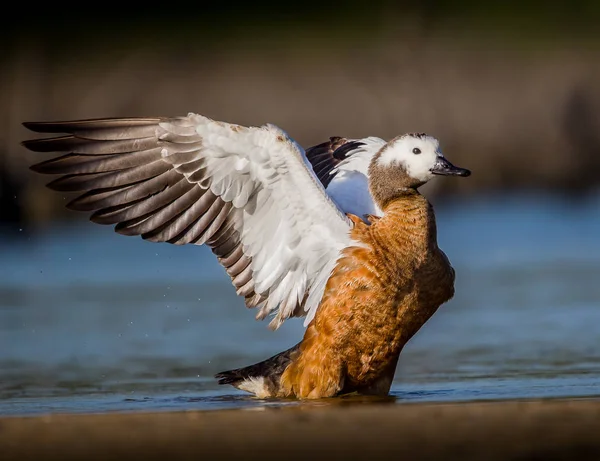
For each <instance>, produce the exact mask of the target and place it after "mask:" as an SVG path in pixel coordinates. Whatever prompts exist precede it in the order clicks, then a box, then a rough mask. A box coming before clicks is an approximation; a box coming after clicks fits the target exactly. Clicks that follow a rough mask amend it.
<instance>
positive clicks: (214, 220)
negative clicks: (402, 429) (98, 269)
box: [22, 113, 471, 400]
mask: <svg viewBox="0 0 600 461" xmlns="http://www.w3.org/2000/svg"><path fill="white" fill-rule="evenodd" d="M23 125H24V126H25V127H26V128H27V129H29V130H31V131H33V132H35V133H42V134H44V135H45V136H46V137H44V138H36V139H30V140H26V141H23V142H22V145H23V146H24V147H26V148H27V149H29V150H31V151H34V152H41V153H54V154H55V155H56V154H58V156H54V157H52V158H50V159H47V160H45V161H41V162H39V163H36V164H33V165H31V167H30V168H31V170H33V171H34V172H37V173H41V174H52V175H59V177H58V178H56V179H54V180H52V181H51V182H50V183H49V184H47V186H48V187H49V188H50V189H53V190H56V191H61V192H76V193H77V196H76V197H75V198H74V199H73V200H71V201H70V202H69V203H68V204H67V207H68V208H69V209H72V210H76V211H80V212H86V213H91V215H90V220H91V221H92V222H95V223H98V224H104V225H114V229H115V231H116V232H118V233H120V234H123V235H128V236H141V237H142V238H143V239H146V240H149V241H153V242H168V243H171V244H176V245H184V244H195V245H207V246H208V247H209V248H210V249H211V250H212V252H213V253H214V255H215V256H216V258H217V259H218V261H219V262H220V264H221V265H222V266H223V268H224V269H225V272H226V273H227V274H228V276H229V277H230V278H231V283H232V285H233V287H234V288H235V290H236V293H237V294H238V295H239V296H240V297H242V298H243V299H244V302H245V305H246V306H247V307H248V308H254V309H256V312H257V313H256V318H257V319H258V320H263V319H265V318H267V317H269V318H270V322H269V327H270V328H271V329H273V330H276V329H278V328H279V327H280V326H281V324H282V323H283V322H284V321H285V320H286V319H289V318H291V317H304V318H305V319H304V327H305V330H304V335H303V338H302V339H301V341H300V342H298V343H297V344H296V345H295V346H293V347H291V348H290V349H288V350H286V351H283V352H281V353H279V354H276V355H274V356H272V357H270V358H268V359H266V360H264V361H261V362H259V363H256V364H254V365H250V366H246V367H243V368H238V369H235V370H229V371H224V372H221V373H218V374H217V375H216V376H215V378H216V379H218V383H219V384H229V385H232V386H234V387H235V388H237V389H239V390H242V391H246V392H248V393H250V394H252V395H253V396H255V397H257V398H294V399H300V400H303V399H321V398H330V397H338V396H343V395H348V394H359V395H381V396H385V395H388V394H389V392H390V389H391V384H392V380H393V378H394V375H395V371H396V366H397V362H398V359H399V355H400V353H401V351H402V348H403V347H404V345H405V344H406V343H407V342H408V341H409V340H410V339H411V338H412V336H413V335H414V334H415V333H416V332H417V331H418V330H419V329H420V328H421V327H422V326H423V325H424V324H425V322H427V320H428V319H429V318H430V317H431V316H432V315H433V314H434V313H435V312H436V311H437V309H438V308H439V307H440V306H441V305H442V304H444V303H446V302H447V301H448V300H450V299H451V298H452V297H453V296H454V280H455V271H454V269H453V267H452V265H451V264H450V261H449V259H448V257H447V256H446V254H445V253H444V252H443V251H442V250H441V249H440V248H439V247H438V244H437V228H436V222H435V213H434V210H433V207H432V205H431V203H430V202H429V201H428V200H427V199H426V198H425V197H424V196H423V195H422V194H421V193H420V192H419V190H418V189H419V188H420V187H421V186H422V185H424V184H425V183H427V182H428V181H429V180H431V179H432V178H433V177H434V176H436V175H445V176H458V177H466V176H469V175H470V174H471V172H470V171H469V170H467V169H465V168H460V167H457V166H455V165H453V164H452V163H451V162H450V161H449V160H447V159H446V157H445V156H444V155H443V153H442V151H441V148H440V144H439V141H438V140H437V139H436V138H435V137H433V136H430V135H428V134H425V133H406V134H402V135H399V136H396V137H394V138H392V139H390V140H388V141H386V140H383V139H381V138H377V137H368V138H362V139H351V138H344V137H339V136H334V137H331V138H330V139H329V140H328V141H326V142H323V143H321V144H318V145H315V146H312V147H309V148H307V149H306V150H304V149H303V148H302V147H301V146H300V145H299V144H298V143H297V142H296V141H295V140H294V139H293V138H292V137H290V136H289V135H288V134H287V133H286V132H285V131H284V130H283V129H281V128H279V127H278V126H276V125H274V124H270V123H267V124H264V125H262V126H243V125H238V124H233V123H226V122H221V121H218V120H213V119H211V118H209V117H207V116H204V115H200V114H196V113H189V114H187V115H186V116H175V117H131V118H123V117H121V118H104V119H87V120H72V121H58V122H52V121H48V122H25V123H23Z"/></svg>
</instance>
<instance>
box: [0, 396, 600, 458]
mask: <svg viewBox="0 0 600 461" xmlns="http://www.w3.org/2000/svg"><path fill="white" fill-rule="evenodd" d="M0 453H1V454H2V456H1V459H2V460H4V461H8V460H12V459H37V460H40V461H41V460H45V459H63V460H68V459H165V460H166V459H192V458H193V459H199V460H202V459H215V458H218V459H236V460H238V459H261V460H269V459H277V460H285V461H289V460H296V459H345V460H350V459H361V460H371V459H373V460H375V459H407V460H413V459H445V460H454V459H460V460H463V461H464V460H470V459H486V460H507V459H539V460H555V459H577V460H579V459H600V401H596V400H571V401H544V402H500V403H469V404H426V405H423V404H419V405H411V404H406V405H385V404H381V405H379V404H377V405H375V404H373V405H343V406H341V405H318V404H317V405H315V404H312V405H301V406H299V407H289V408H264V409H259V410H258V411H257V410H256V409H254V410H228V411H215V412H197V411H194V412H172V413H152V414H148V413H134V414H103V415H49V416H40V417H13V418H4V419H0ZM209 457H210V458H209Z"/></svg>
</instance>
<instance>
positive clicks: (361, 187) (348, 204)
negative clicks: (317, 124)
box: [327, 136, 386, 218]
mask: <svg viewBox="0 0 600 461" xmlns="http://www.w3.org/2000/svg"><path fill="white" fill-rule="evenodd" d="M349 141H350V142H352V141H357V142H360V143H361V144H363V145H361V146H360V147H358V148H356V149H355V150H353V151H351V152H349V153H348V154H347V157H346V159H344V160H343V161H341V162H340V163H339V164H338V165H337V166H336V168H335V169H334V170H333V171H332V172H331V174H335V176H334V177H333V179H332V180H331V182H330V183H329V185H328V186H327V193H328V194H329V195H330V196H331V198H332V199H333V200H334V201H335V203H337V205H338V206H339V207H340V208H341V209H342V210H343V211H344V213H352V214H354V215H356V216H358V217H360V218H363V217H364V215H365V214H372V215H375V216H383V211H382V210H381V209H380V208H379V207H378V206H377V204H376V203H375V202H374V201H373V197H372V196H371V192H370V191H369V164H370V163H371V159H372V158H373V156H374V155H375V154H376V153H377V152H379V151H380V150H381V149H382V148H383V147H384V146H385V145H386V141H384V140H383V139H381V138H376V137H374V136H371V137H368V138H363V139H351V140H349Z"/></svg>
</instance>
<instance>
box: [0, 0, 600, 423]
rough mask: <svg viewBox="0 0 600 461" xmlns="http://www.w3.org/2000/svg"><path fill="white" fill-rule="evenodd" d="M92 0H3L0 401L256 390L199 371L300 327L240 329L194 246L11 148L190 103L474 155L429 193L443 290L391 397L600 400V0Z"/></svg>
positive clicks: (14, 407) (308, 132) (224, 397)
mask: <svg viewBox="0 0 600 461" xmlns="http://www.w3.org/2000/svg"><path fill="white" fill-rule="evenodd" d="M88 6H89V11H87V10H86V11H83V10H82V11H58V10H56V9H53V8H51V7H50V6H48V5H46V6H43V5H42V6H36V7H35V11H24V10H23V7H21V8H20V9H19V7H18V6H17V10H18V11H17V12H15V13H14V14H13V15H12V16H11V17H10V18H7V19H5V23H4V24H3V28H2V31H1V32H0V33H1V35H2V37H1V40H2V44H3V46H2V53H1V54H0V62H1V64H2V72H1V73H0V100H1V101H2V105H1V106H0V412H4V413H6V412H8V413H27V412H36V411H46V410H48V411H57V410H65V411H78V410H79V411H92V410H95V411H98V410H105V409H127V408H159V407H168V408H173V407H185V408H189V407H190V405H197V406H198V407H201V408H206V407H210V406H213V407H214V406H217V407H222V406H223V405H233V406H236V405H242V404H244V405H250V403H248V401H246V400H244V399H242V398H241V397H239V395H240V394H239V393H237V392H236V391H232V390H231V389H230V388H229V389H223V388H218V387H217V386H216V384H215V382H214V380H213V379H212V374H214V373H215V372H218V371H221V370H223V369H227V368H229V367H237V366H242V365H247V364H249V363H251V362H253V361H258V360H261V359H264V358H266V357H267V356H270V355H272V354H274V353H276V352H279V351H280V350H282V349H283V348H284V347H289V346H291V345H292V344H295V343H296V342H297V341H298V340H299V338H300V337H301V335H302V331H303V328H302V321H301V320H292V321H288V322H286V324H284V326H283V327H282V328H281V329H280V330H279V331H277V332H275V333H271V332H269V330H268V329H267V328H266V322H256V321H254V320H253V316H254V313H253V312H252V311H248V310H246V309H245V308H244V307H243V303H242V301H241V300H240V299H237V298H236V296H235V293H234V290H233V288H232V287H231V286H230V284H229V279H228V277H227V276H226V275H225V273H224V271H223V270H222V269H221V268H220V267H219V265H218V264H217V262H216V261H215V260H214V258H213V256H212V254H211V253H210V251H208V250H207V249H206V248H203V247H191V248H179V247H173V246H170V245H167V244H160V245H159V244H152V243H148V242H144V241H142V240H141V239H138V238H127V237H123V236H118V235H116V234H114V233H113V232H112V230H111V229H110V228H107V227H102V226H98V225H94V224H91V223H89V222H88V221H87V216H85V215H81V214H77V213H74V212H69V211H67V210H65V209H64V204H65V203H66V202H67V201H68V200H69V199H70V198H71V197H69V196H66V195H64V194H62V193H56V192H52V191H49V190H48V189H46V188H45V187H44V184H45V183H47V182H49V181H50V180H51V179H52V178H50V177H41V176H40V175H37V174H34V173H32V172H31V171H29V169H28V167H29V165H31V164H32V163H35V162H38V161H40V160H41V159H42V157H43V156H42V155H41V154H34V153H31V152H28V151H26V150H25V149H24V148H22V147H21V146H20V144H19V143H20V141H22V140H24V139H27V138H29V137H32V136H35V135H34V134H32V133H28V132H27V130H25V129H24V128H23V127H22V126H21V122H23V121H42V120H64V119H77V118H95V117H113V116H160V115H167V116H169V115H184V114H187V113H188V112H197V113H201V114H204V115H207V116H209V117H211V118H214V119H218V120H225V121H229V122H235V123H239V124H245V125H260V124H264V123H266V122H271V123H274V124H276V125H278V126H280V127H282V128H283V129H285V130H286V131H287V132H288V133H289V134H290V135H291V136H292V137H294V138H295V139H296V140H297V141H298V142H299V143H300V144H302V145H303V146H309V145H313V144H317V143H320V142H323V141H324V140H326V139H327V138H328V137H329V136H334V135H339V136H347V137H363V136H369V135H371V136H379V137H383V138H390V137H393V136H396V135H398V134H401V133H405V132H410V131H425V132H428V133H430V134H433V135H435V136H436V137H438V138H439V139H440V140H441V143H442V148H443V150H444V152H445V154H446V156H447V157H448V158H449V159H450V160H451V161H452V162H453V163H455V164H457V165H460V166H463V167H466V168H469V169H471V170H472V171H473V175H472V176H471V177H470V178H468V179H467V180H456V179H449V178H443V179H436V180H435V181H433V182H432V183H431V184H429V185H427V186H426V187H425V188H424V190H423V192H424V193H425V194H426V195H427V196H428V197H429V198H430V199H431V200H432V202H433V203H434V205H435V206H436V210H437V213H438V227H439V241H440V246H441V247H442V248H443V249H444V250H445V251H446V253H447V254H448V256H449V257H450V260H451V261H452V263H453V265H454V266H455V268H456V270H457V294H456V297H455V298H454V299H453V300H452V301H451V302H450V303H448V304H447V305H446V306H444V307H442V308H441V309H440V311H439V312H438V314H436V316H434V318H433V319H432V320H431V321H430V322H429V323H428V324H427V325H426V326H425V327H424V328H423V329H422V330H421V331H420V332H419V333H418V334H417V335H416V337H415V338H414V339H413V340H412V341H411V342H410V343H409V345H408V346H407V347H406V349H405V352H404V353H403V355H402V357H401V359H400V364H399V368H398V373H397V375H396V381H395V383H394V388H393V394H394V395H395V396H396V397H397V398H398V400H399V401H415V400H416V401H420V400H472V399H488V398H492V399H493V398H519V397H552V396H584V395H597V394H600V385H599V384H598V382H599V380H598V378H599V377H600V350H599V349H598V343H599V340H600V330H599V325H600V309H599V306H598V305H599V303H600V284H598V280H599V279H600V239H599V238H598V237H599V236H600V194H598V185H599V182H600V181H599V179H598V178H599V175H598V172H599V171H600V29H599V28H598V24H599V23H600V22H599V21H600V3H599V2H597V1H594V0H573V1H570V2H566V1H564V2H561V1H556V2H552V3H550V2H542V1H535V0H531V1H518V2H517V1H513V0H504V1H500V0H488V1H486V2H482V1H479V2H476V1H460V0H457V1H449V0H447V1H443V0H439V1H434V0H428V1H420V2H417V1H405V2H397V1H388V0H373V1H370V2H368V3H365V2H358V1H354V0H351V1H347V2H345V3H344V5H343V6H342V5H341V4H336V3H331V4H329V3H327V2H322V1H314V0H305V1H303V2H301V3H287V4H286V3H277V4H275V3H273V4H271V3H256V2H237V1H229V2H226V3H218V2H213V3H207V4H204V2H200V3H198V4H196V5H195V6H191V5H189V6H188V5H186V6H184V5H183V4H177V5H175V4H174V5H168V4H166V5H163V6H162V7H161V8H154V7H152V8H144V9H143V10H140V11H137V12H131V13H128V12H123V11H122V9H123V8H116V7H112V6H111V5H110V4H107V3H103V4H101V5H100V4H98V5H88ZM240 399H241V400H240Z"/></svg>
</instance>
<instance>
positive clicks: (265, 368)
mask: <svg viewBox="0 0 600 461" xmlns="http://www.w3.org/2000/svg"><path fill="white" fill-rule="evenodd" d="M299 349H300V344H296V345H295V346H294V347H291V348H290V349H288V350H286V351H283V352H280V353H279V354H276V355H274V356H273V357H270V358H268V359H267V360H263V361H262V362H258V363H255V364H254V365H250V366H247V367H243V368H236V369H235V370H228V371H222V372H221V373H217V374H216V375H215V378H217V379H218V380H219V381H218V382H219V384H231V385H232V386H234V387H237V388H239V386H240V384H242V383H243V382H244V381H247V380H250V379H252V378H254V379H258V378H263V379H265V381H266V382H268V383H269V384H270V385H271V386H275V387H278V385H279V380H280V378H281V375H282V374H283V372H284V371H285V369H286V368H287V367H288V365H289V364H290V363H291V362H292V360H293V358H294V356H295V353H296V352H297V351H298V350H299Z"/></svg>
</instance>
